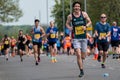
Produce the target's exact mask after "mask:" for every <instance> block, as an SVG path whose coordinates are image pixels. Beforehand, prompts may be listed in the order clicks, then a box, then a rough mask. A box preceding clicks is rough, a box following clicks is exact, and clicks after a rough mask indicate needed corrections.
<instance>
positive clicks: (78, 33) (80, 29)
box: [75, 26, 84, 35]
mask: <svg viewBox="0 0 120 80" xmlns="http://www.w3.org/2000/svg"><path fill="white" fill-rule="evenodd" d="M75 34H76V35H80V34H84V30H83V26H78V27H75Z"/></svg>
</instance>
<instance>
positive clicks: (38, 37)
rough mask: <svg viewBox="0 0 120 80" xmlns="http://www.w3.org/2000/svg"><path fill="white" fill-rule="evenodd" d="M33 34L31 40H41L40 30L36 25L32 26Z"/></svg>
mask: <svg viewBox="0 0 120 80" xmlns="http://www.w3.org/2000/svg"><path fill="white" fill-rule="evenodd" d="M33 30H34V35H33V42H41V41H42V38H41V34H42V33H41V31H40V26H38V27H37V28H36V27H34V28H33Z"/></svg>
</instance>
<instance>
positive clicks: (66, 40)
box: [63, 34, 72, 55]
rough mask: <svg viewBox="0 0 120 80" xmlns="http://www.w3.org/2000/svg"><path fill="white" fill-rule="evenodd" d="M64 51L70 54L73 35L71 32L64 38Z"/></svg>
mask: <svg viewBox="0 0 120 80" xmlns="http://www.w3.org/2000/svg"><path fill="white" fill-rule="evenodd" d="M63 41H64V53H67V55H70V49H71V41H72V40H71V37H70V36H69V34H66V35H65V38H64V40H63Z"/></svg>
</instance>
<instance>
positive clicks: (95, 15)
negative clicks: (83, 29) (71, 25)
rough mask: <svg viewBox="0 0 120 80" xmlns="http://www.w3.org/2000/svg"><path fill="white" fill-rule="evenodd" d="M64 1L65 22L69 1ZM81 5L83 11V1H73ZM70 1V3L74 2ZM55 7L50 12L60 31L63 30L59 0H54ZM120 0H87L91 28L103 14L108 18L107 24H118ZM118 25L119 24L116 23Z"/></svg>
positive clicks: (119, 20)
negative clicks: (114, 22)
mask: <svg viewBox="0 0 120 80" xmlns="http://www.w3.org/2000/svg"><path fill="white" fill-rule="evenodd" d="M64 1H65V20H66V19H67V15H68V14H69V13H70V7H69V6H70V4H69V3H70V2H69V1H70V0H64ZM74 1H79V2H81V3H82V10H84V0H74ZM74 1H73V0H72V3H73V2H74ZM55 3H56V4H55V5H54V8H53V11H52V16H53V17H54V18H55V21H56V23H57V25H58V28H59V29H60V30H63V27H62V16H63V15H62V5H63V4H62V2H61V0H55ZM119 3H120V0H109V1H108V0H87V13H88V15H89V17H90V18H91V20H92V24H93V26H94V25H95V23H96V22H97V21H99V19H100V14H102V13H105V14H106V15H107V17H108V22H109V23H112V21H117V22H120V18H119V17H120V4H119ZM118 24H119V25H120V23H118Z"/></svg>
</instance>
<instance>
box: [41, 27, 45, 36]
mask: <svg viewBox="0 0 120 80" xmlns="http://www.w3.org/2000/svg"><path fill="white" fill-rule="evenodd" d="M40 30H41V32H42V35H41V37H44V36H45V31H44V29H43V28H42V27H41V28H40Z"/></svg>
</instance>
